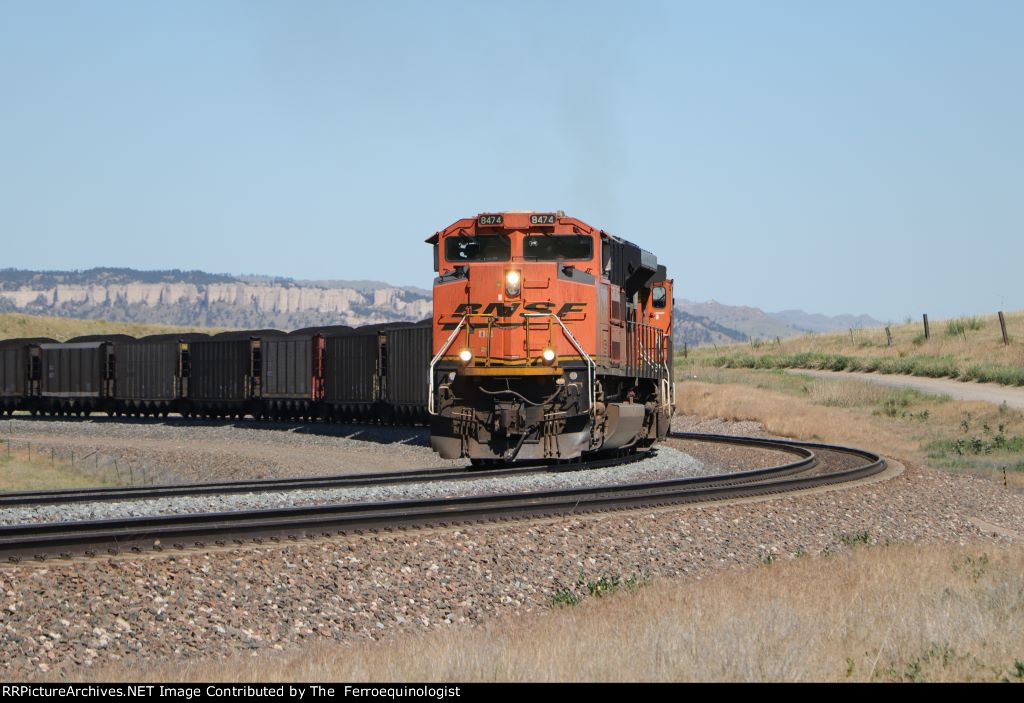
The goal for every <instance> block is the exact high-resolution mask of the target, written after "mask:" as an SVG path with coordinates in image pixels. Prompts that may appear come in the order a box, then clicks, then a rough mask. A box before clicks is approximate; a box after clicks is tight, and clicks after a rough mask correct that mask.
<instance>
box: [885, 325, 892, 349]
mask: <svg viewBox="0 0 1024 703" xmlns="http://www.w3.org/2000/svg"><path fill="white" fill-rule="evenodd" d="M885 346H887V347H891V346H892V330H890V329H889V328H888V327H886V328H885Z"/></svg>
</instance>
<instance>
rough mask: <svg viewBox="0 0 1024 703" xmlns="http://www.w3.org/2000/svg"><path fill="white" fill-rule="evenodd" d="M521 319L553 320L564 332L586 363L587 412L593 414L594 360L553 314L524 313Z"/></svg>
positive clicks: (594, 389)
mask: <svg viewBox="0 0 1024 703" xmlns="http://www.w3.org/2000/svg"><path fill="white" fill-rule="evenodd" d="M523 317H548V318H554V319H555V321H556V322H557V323H558V326H559V327H561V328H562V331H563V332H565V336H566V337H568V338H569V341H570V342H572V345H573V346H574V347H576V351H578V352H579V353H580V356H582V357H583V359H584V360H585V361H586V362H587V379H588V385H589V386H590V407H589V408H588V410H590V411H591V412H593V411H594V406H595V404H596V402H597V389H596V388H595V387H594V386H595V385H597V384H596V381H597V365H596V364H595V363H594V360H593V359H591V358H590V354H587V352H586V351H585V350H584V349H583V346H582V345H581V344H580V343H579V342H577V341H576V337H574V336H573V334H572V332H570V331H569V328H568V327H566V326H565V323H564V322H562V318H560V317H559V316H558V315H556V314H555V313H553V312H524V313H523ZM527 324H529V323H527ZM527 353H529V350H527Z"/></svg>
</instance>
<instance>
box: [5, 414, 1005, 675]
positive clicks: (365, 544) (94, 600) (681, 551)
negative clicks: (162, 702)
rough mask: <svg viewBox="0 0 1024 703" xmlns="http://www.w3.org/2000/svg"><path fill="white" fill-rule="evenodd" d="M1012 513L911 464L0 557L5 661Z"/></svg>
mask: <svg viewBox="0 0 1024 703" xmlns="http://www.w3.org/2000/svg"><path fill="white" fill-rule="evenodd" d="M681 425H682V426H680V427H677V429H689V427H687V426H686V424H685V423H681ZM750 429H751V428H745V429H743V430H735V431H733V432H732V433H734V434H752V432H751V431H750ZM718 431H720V432H726V433H728V432H729V431H730V425H729V424H728V423H721V426H720V429H719V430H718ZM701 459H702V461H703V460H704V457H701ZM1021 525H1024V496H1021V495H1018V494H1014V493H1011V492H1008V491H1006V490H1004V489H1003V488H1002V486H1001V485H999V484H997V483H995V482H991V481H987V480H983V479H979V478H974V477H970V476H965V475H954V474H948V473H943V472H939V471H933V470H930V469H926V468H922V467H919V466H915V465H912V464H908V465H907V467H906V470H905V471H904V472H903V473H902V474H900V475H899V476H897V477H895V478H891V479H889V480H885V481H880V482H874V483H868V484H862V485H858V486H853V487H847V488H844V489H842V490H830V491H820V492H814V493H806V494H800V495H786V496H780V497H777V498H772V499H770V500H766V501H762V502H739V503H734V504H713V505H710V506H704V507H695V506H689V507H680V508H666V509H662V510H657V511H642V510H631V511H620V512H609V513H600V514H594V515H587V516H580V517H574V518H557V519H536V520H529V521H514V522H503V523H498V524H494V525H477V526H472V527H462V528H459V529H439V528H438V529H429V530H417V531H408V532H402V531H400V532H394V533H380V534H370V535H362V536H357V535H350V536H347V537H343V538H335V539H330V540H322V541H311V542H301V543H297V544H289V545H282V546H274V547H259V548H253V547H246V548H237V549H234V548H230V549H229V548H224V549H221V550H216V551H206V552H200V551H192V552H179V553H172V552H167V553H163V554H150V555H142V556H124V557H117V558H106V559H101V558H96V559H76V560H71V561H63V560H51V561H47V562H45V563H43V564H41V565H37V564H21V565H15V566H7V567H4V568H0V647H2V650H0V651H2V654H0V670H2V671H3V672H4V676H5V678H7V679H11V680H18V679H23V678H31V677H55V678H62V677H70V678H74V677H75V676H76V675H78V674H80V673H82V672H84V671H87V670H89V669H90V668H93V667H96V666H98V665H102V664H108V663H114V662H123V663H124V664H125V665H126V666H129V667H140V668H144V667H146V666H147V664H148V663H149V662H153V661H166V660H170V661H175V660H178V661H183V662H184V661H187V660H189V659H193V658H196V657H202V658H207V659H213V658H221V657H225V656H230V655H245V654H246V653H249V652H259V651H262V650H270V651H274V650H284V649H289V650H292V649H298V648H302V647H304V646H306V645H308V644H310V643H313V642H315V641H323V640H333V641H338V642H346V641H354V640H360V639H366V638H384V637H389V636H392V635H395V634H398V633H402V632H415V631H424V630H428V629H436V628H449V627H463V626H469V625H472V624H474V623H479V622H482V621H484V620H488V619H491V618H493V617H495V616H498V615H509V616H517V615H521V614H525V613H530V612H537V611H541V610H544V609H547V608H549V607H552V606H551V603H552V601H551V599H552V596H553V595H554V593H555V592H556V591H558V590H559V589H560V588H563V587H568V588H584V587H580V586H578V585H577V584H578V583H579V580H580V579H581V578H582V579H584V580H588V579H597V578H600V577H602V576H608V577H614V576H619V577H622V578H626V577H629V576H630V575H641V576H650V577H653V578H661V577H690V578H693V577H700V576H701V575H704V574H707V573H709V572H711V571H714V570H718V569H724V568H733V567H736V566H751V565H757V564H761V563H763V562H764V561H766V560H767V559H768V557H773V558H776V559H787V558H801V557H800V556H799V555H802V554H806V555H809V556H815V555H820V554H822V553H823V552H835V551H839V550H843V549H847V548H849V547H848V546H846V545H847V544H849V542H850V538H849V536H850V535H857V536H858V539H861V538H862V537H863V536H864V535H866V541H868V542H870V543H871V544H884V543H886V542H894V541H928V542H947V543H949V542H952V543H969V542H970V543H975V542H985V541H994V542H1006V541H1015V540H1016V541H1019V540H1021V539H1024V537H1022V535H1021V532H1022V530H1021ZM981 548H982V549H983V547H981ZM823 564H824V562H823ZM823 568H824V567H823ZM584 590H585V588H584Z"/></svg>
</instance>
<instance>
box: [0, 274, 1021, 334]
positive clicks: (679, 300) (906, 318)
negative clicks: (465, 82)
mask: <svg viewBox="0 0 1024 703" xmlns="http://www.w3.org/2000/svg"><path fill="white" fill-rule="evenodd" d="M92 270H127V271H132V272H136V273H171V272H174V271H175V270H177V271H179V272H180V273H203V274H206V275H214V276H227V277H232V278H238V279H242V278H266V279H269V280H270V281H273V282H295V283H324V282H333V283H351V284H356V283H368V284H380V285H383V287H387V288H395V289H406V290H416V291H420V292H423V293H426V294H432V290H431V288H424V287H420V285H403V284H399V283H392V282H390V281H387V280H379V279H373V278H333V279H325V278H294V277H292V276H280V275H273V274H268V273H231V272H229V271H204V270H203V269H137V268H134V267H131V266H90V267H89V268H85V269H50V270H36V269H24V268H16V267H5V268H0V274H2V273H3V272H5V271H14V272H18V273H37V274H39V273H43V274H61V273H87V272H89V271H92ZM138 282H139V283H140V284H152V285H157V284H160V283H156V282H154V283H145V282H143V281H138ZM201 284H202V283H201ZM685 304H690V305H710V304H717V305H724V306H727V307H734V308H754V309H758V310H761V311H762V312H764V313H766V314H769V315H779V314H784V313H787V312H797V313H803V314H807V315H816V316H824V317H829V318H837V317H868V318H870V319H871V320H872V321H873V322H878V323H879V324H880V325H884V324H905V323H908V322H912V321H913V320H914V318H920V317H921V315H922V314H929V316H930V318H931V319H933V320H936V321H938V320H943V319H951V318H956V317H972V316H979V315H994V314H996V313H997V312H998V310H976V311H973V312H968V313H964V314H958V315H949V316H946V315H933V314H931V313H925V312H924V311H922V312H919V313H909V314H906V315H902V316H900V317H896V318H887V319H883V318H879V317H876V316H874V315H871V314H869V313H866V312H857V311H847V312H840V313H835V314H833V313H825V312H820V311H817V310H814V309H807V308H803V307H801V308H784V309H770V308H765V307H762V306H760V305H755V304H753V303H750V302H735V303H730V302H727V301H723V300H719V299H717V298H708V299H706V300H694V299H692V298H689V297H687V296H677V297H676V298H675V306H676V307H681V306H682V305H685ZM1016 311H1017V308H1006V309H1002V312H1016ZM15 312H20V311H15ZM28 314H32V313H28ZM854 328H857V327H854Z"/></svg>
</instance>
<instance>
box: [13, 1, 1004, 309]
mask: <svg viewBox="0 0 1024 703" xmlns="http://www.w3.org/2000/svg"><path fill="white" fill-rule="evenodd" d="M1022 36H1024V3H1021V2H1017V1H1008V2H995V1H993V0H978V1H976V2H966V1H965V2H941V1H936V0H927V1H924V0H922V1H912V0H899V1H897V2H892V1H890V2H871V1H868V0H858V1H857V2H852V1H851V2H847V3H839V2H781V1H780V2H771V3H769V2H706V3H692V2H668V3H643V2H629V3H625V2H616V3H598V2H585V3H570V2H560V3H554V2H538V3H530V2H523V1H521V0H518V1H516V2H508V3H499V2H430V3H424V2H409V3H404V2H392V3H385V2H366V3H354V2H313V1H311V0H305V1H303V2H298V3H286V2H273V3H272V2H255V1H253V0H247V1H245V2H224V1H220V2H218V1H216V0H205V1H203V2H188V1H184V0H178V1H176V2H165V3H158V2H155V1H154V2H144V3H140V2H129V1H128V0H124V1H122V2H103V1H96V2H89V3H85V2H71V1H68V2H55V1H40V2H28V1H25V2H13V1H11V0H0V91H2V92H0V101H2V102H0V236H2V238H3V242H4V246H3V248H2V254H0V267H6V266H13V267H20V268H49V269H62V268H86V267H91V266H99V265H111V266H132V267H137V268H147V269H152V268H185V269H203V270H207V271H216V272H231V273H264V274H274V275H285V276H293V277H298V278H348V279H353V278H372V279H379V280H386V281H389V282H392V283H396V284H405V285H419V286H424V287H429V285H430V281H431V278H432V275H433V274H432V272H431V256H430V251H429V248H428V247H427V245H425V244H423V243H422V242H423V240H424V239H425V238H426V237H428V236H429V235H430V234H432V233H433V232H435V231H436V230H438V229H441V228H442V227H444V226H446V225H447V224H449V223H451V222H452V221H454V220H456V219H458V218H459V217H463V216H467V215H473V214H476V213H477V212H481V211H493V210H503V209H536V210H556V209H562V210H565V211H566V212H567V213H569V214H572V215H575V216H578V217H580V218H582V219H584V220H586V221H588V222H590V223H591V224H593V225H595V226H598V227H601V228H604V229H606V230H608V231H611V232H614V233H616V234H619V235H621V236H624V237H626V238H628V239H631V240H633V241H635V242H637V243H638V244H640V245H641V246H643V247H644V248H646V249H649V250H651V251H653V252H654V253H656V254H657V255H658V256H659V258H660V260H661V261H662V262H664V263H666V264H668V265H669V267H670V270H671V272H672V273H673V275H674V276H675V278H676V280H677V290H678V292H679V295H680V296H682V297H687V298H691V299H696V300H705V299H709V298H714V299H717V300H720V301H722V302H726V303H732V304H749V305H756V306H759V307H763V308H765V309H768V310H779V309H784V308H795V307H799V308H803V309H806V310H809V311H814V312H825V313H831V314H836V313H842V312H856V313H860V312H866V313H869V314H872V315H874V316H876V317H878V318H880V319H883V320H887V319H892V320H899V319H902V318H903V317H904V316H907V315H915V316H916V315H918V314H919V313H921V312H929V313H930V314H932V315H934V316H945V315H955V314H963V313H974V312H988V311H993V310H996V309H998V308H999V307H1004V308H1006V309H1013V308H1024V285H1021V283H1020V280H1019V278H1020V273H1019V272H1020V269H1021V263H1022V259H1024V192H1022V191H1024V187H1022V184H1024V127H1022V125H1024V42H1022V41H1021V37H1022Z"/></svg>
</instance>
